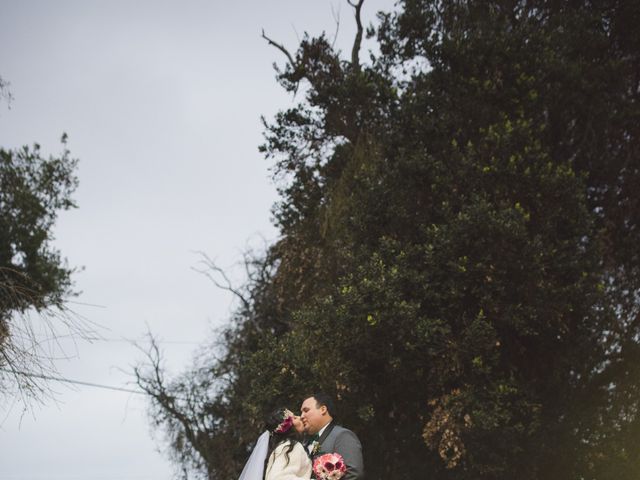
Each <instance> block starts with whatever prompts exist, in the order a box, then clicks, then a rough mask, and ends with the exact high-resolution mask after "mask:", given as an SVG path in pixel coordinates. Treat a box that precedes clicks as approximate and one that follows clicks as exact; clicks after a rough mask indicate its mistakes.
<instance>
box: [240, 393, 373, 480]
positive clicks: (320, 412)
mask: <svg viewBox="0 0 640 480" xmlns="http://www.w3.org/2000/svg"><path fill="white" fill-rule="evenodd" d="M334 415H335V408H334V405H333V400H332V398H331V397H329V396H327V395H325V394H323V393H314V394H313V395H310V396H308V397H307V398H306V399H305V400H304V401H303V402H302V406H301V407H300V415H295V414H294V413H293V412H291V411H290V410H288V409H286V408H284V407H282V408H278V409H276V410H275V411H274V412H273V413H272V414H271V415H270V416H269V417H268V418H267V420H266V422H265V423H266V431H265V432H264V433H263V434H262V435H261V436H260V437H259V438H258V441H257V442H256V446H255V447H254V449H253V452H252V453H251V456H250V457H249V460H248V461H247V463H246V464H245V466H244V469H243V470H242V474H241V475H240V480H308V479H310V478H318V479H325V478H326V479H335V480H337V479H343V480H361V479H363V478H364V464H363V460H362V446H361V444H360V440H358V437H357V436H356V435H355V433H353V432H352V431H351V430H348V429H346V428H344V427H341V426H339V425H337V424H336V423H335V421H334Z"/></svg>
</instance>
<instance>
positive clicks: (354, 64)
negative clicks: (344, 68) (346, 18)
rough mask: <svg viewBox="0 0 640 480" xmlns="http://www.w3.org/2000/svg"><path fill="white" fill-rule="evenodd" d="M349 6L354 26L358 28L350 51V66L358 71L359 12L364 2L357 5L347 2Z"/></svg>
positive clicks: (360, 30) (360, 20)
mask: <svg viewBox="0 0 640 480" xmlns="http://www.w3.org/2000/svg"><path fill="white" fill-rule="evenodd" d="M347 2H348V3H349V5H351V6H352V7H353V8H354V9H355V16H356V24H357V26H358V32H357V33H356V38H355V40H354V41H353V49H352V50H351V66H352V67H353V69H354V70H360V46H361V44H362V32H363V28H362V18H361V16H360V12H361V10H362V4H363V3H364V0H358V3H353V2H352V1H351V0H347Z"/></svg>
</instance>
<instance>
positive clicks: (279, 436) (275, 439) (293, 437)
mask: <svg viewBox="0 0 640 480" xmlns="http://www.w3.org/2000/svg"><path fill="white" fill-rule="evenodd" d="M286 411H287V409H286V408H278V409H277V410H274V411H273V412H271V414H270V415H269V416H268V417H267V418H266V421H265V427H266V429H267V430H268V431H269V449H268V451H267V456H266V457H265V459H264V475H263V476H262V478H263V479H264V478H265V477H266V476H267V465H268V464H269V457H271V454H272V453H273V451H274V450H275V449H276V447H277V446H278V445H280V444H281V443H284V442H286V441H289V446H288V447H286V448H285V450H284V456H285V458H286V459H287V465H289V454H290V453H291V452H292V451H293V449H294V448H295V446H296V443H297V442H298V439H297V436H298V433H297V432H296V429H295V428H294V426H293V424H291V425H290V427H289V429H288V430H287V431H286V432H283V433H278V432H277V431H276V430H278V426H279V425H280V424H281V423H282V422H283V421H284V419H285V418H286V414H285V412H286Z"/></svg>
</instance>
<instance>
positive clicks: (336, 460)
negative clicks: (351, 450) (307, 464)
mask: <svg viewBox="0 0 640 480" xmlns="http://www.w3.org/2000/svg"><path fill="white" fill-rule="evenodd" d="M346 471H347V466H346V465H345V464H344V459H343V458H342V455H340V454H339V453H325V454H324V455H321V456H320V457H318V458H316V459H315V461H314V462H313V472H314V473H315V474H316V477H317V478H318V480H339V479H340V478H341V477H342V476H343V475H344V474H345V472H346Z"/></svg>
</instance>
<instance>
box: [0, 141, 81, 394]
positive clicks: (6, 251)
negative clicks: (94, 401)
mask: <svg viewBox="0 0 640 480" xmlns="http://www.w3.org/2000/svg"><path fill="white" fill-rule="evenodd" d="M62 142H63V146H64V147H65V148H64V151H63V153H62V154H61V155H60V156H59V157H53V156H51V157H49V158H45V157H43V156H42V154H41V152H40V146H39V145H37V144H36V145H34V146H33V147H32V148H30V147H23V148H20V149H17V150H10V149H4V148H0V368H2V372H0V380H1V383H2V386H3V388H2V389H0V391H2V390H4V389H5V388H6V389H7V390H8V391H12V388H11V385H13V386H16V385H17V386H18V387H19V388H20V389H21V391H22V393H23V399H24V398H25V397H29V396H30V395H36V396H38V394H40V393H42V387H43V386H42V385H41V384H40V383H39V382H38V381H37V380H34V379H31V378H29V377H28V376H25V375H24V374H29V373H40V372H42V369H43V368H45V367H46V368H49V365H48V360H49V359H48V358H46V354H44V353H43V352H42V351H41V348H38V345H39V344H38V339H37V338H35V337H34V328H33V326H32V324H31V320H30V319H29V316H28V313H29V312H36V313H37V314H38V315H39V318H40V320H41V322H40V323H41V324H42V325H41V327H42V328H41V329H40V330H42V331H44V332H50V333H52V334H53V335H55V334H56V331H55V325H54V323H53V322H52V319H53V318H54V317H57V318H59V319H61V320H63V322H62V323H64V324H65V328H66V329H70V330H71V331H73V332H75V331H76V330H77V327H79V325H78V323H77V322H76V321H75V320H73V319H72V318H70V317H69V316H67V314H66V307H65V300H66V299H68V297H69V296H70V295H72V294H73V292H72V281H71V274H72V269H71V268H69V267H68V266H67V264H66V261H65V260H64V259H63V258H62V257H61V255H60V253H59V252H58V251H57V250H56V249H55V248H54V247H53V246H52V244H51V240H52V236H53V232H52V230H53V226H54V223H55V220H56V218H57V216H58V214H59V212H60V211H63V210H67V209H69V208H72V207H75V204H74V202H73V200H72V199H71V194H72V193H73V191H74V190H75V188H76V186H77V178H76V176H75V173H74V170H75V166H76V163H77V161H76V160H74V159H72V158H70V156H69V152H68V150H67V149H66V135H65V136H63V138H62Z"/></svg>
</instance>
